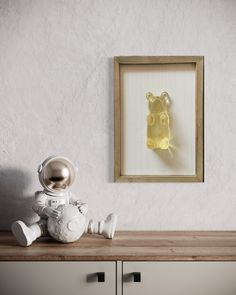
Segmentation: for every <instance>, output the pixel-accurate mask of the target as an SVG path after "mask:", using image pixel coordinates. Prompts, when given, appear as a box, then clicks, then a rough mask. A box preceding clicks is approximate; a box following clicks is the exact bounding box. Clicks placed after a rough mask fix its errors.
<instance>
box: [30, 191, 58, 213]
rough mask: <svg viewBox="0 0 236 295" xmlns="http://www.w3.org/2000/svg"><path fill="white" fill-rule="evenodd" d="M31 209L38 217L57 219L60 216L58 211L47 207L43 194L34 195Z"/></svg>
mask: <svg viewBox="0 0 236 295" xmlns="http://www.w3.org/2000/svg"><path fill="white" fill-rule="evenodd" d="M32 208H33V210H34V212H36V213H37V214H38V215H39V216H40V217H54V218H58V217H59V215H60V212H59V211H58V210H56V209H54V208H51V207H49V206H47V196H46V195H45V194H44V193H43V192H36V193H35V203H34V205H33V207H32Z"/></svg>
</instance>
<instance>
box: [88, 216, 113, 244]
mask: <svg viewBox="0 0 236 295" xmlns="http://www.w3.org/2000/svg"><path fill="white" fill-rule="evenodd" d="M117 218H118V215H117V214H115V213H111V214H109V215H108V216H107V218H106V219H105V220H101V221H99V222H96V223H95V222H94V221H93V220H92V219H91V220H89V222H88V224H87V227H86V229H85V232H87V233H89V234H99V235H103V236H104V237H105V238H107V239H113V237H114V234H115V230H116V224H117Z"/></svg>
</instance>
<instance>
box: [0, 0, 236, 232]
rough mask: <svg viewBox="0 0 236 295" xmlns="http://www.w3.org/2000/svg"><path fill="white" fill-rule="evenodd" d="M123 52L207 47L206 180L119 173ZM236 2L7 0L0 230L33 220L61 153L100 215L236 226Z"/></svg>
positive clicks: (0, 107)
mask: <svg viewBox="0 0 236 295" xmlns="http://www.w3.org/2000/svg"><path fill="white" fill-rule="evenodd" d="M116 55H204V56H205V182H204V183H133V184H127V183H124V184H117V183H113V182H112V174H113V115H114V114H113V63H112V57H113V56H116ZM235 93H236V1H233V0H232V1H230V0H224V1H223V0H221V1H220V0H215V1H213V0H212V1H209V0H198V1H195V0H169V1H167V0H155V1H154V0H147V1H144V0H136V1H135V0H129V1H127V0H119V1H115V0H97V1H95V0H86V1H85V0H84V1H76V0H64V1H63V0H50V1H48V0H34V1H33V0H9V1H6V0H0V101H1V104H0V229H9V228H10V224H11V223H12V222H13V221H14V220H16V219H23V220H24V221H26V222H32V221H33V220H36V219H37V217H36V216H35V215H34V214H33V211H32V210H31V206H32V202H33V199H34V191H36V190H39V189H40V185H39V182H38V179H37V172H36V171H37V166H38V164H39V163H40V162H41V161H42V160H44V159H45V158H46V157H47V156H49V155H52V154H62V155H65V156H67V157H69V158H71V160H73V161H74V162H75V163H76V164H77V166H78V168H79V170H78V178H77V181H76V183H75V185H74V187H73V191H74V192H76V193H77V194H78V196H79V197H80V198H81V199H82V200H84V201H85V202H87V203H88V204H89V207H90V211H89V216H90V217H95V219H100V218H102V217H104V216H105V215H106V214H107V213H109V212H111V211H115V212H117V213H118V214H119V216H120V218H119V223H118V229H120V230H121V229H123V230H124V229H130V230H131V229H135V230H210V229H218V230H229V229H235V228H236V174H235V171H236V116H235V111H236V96H235V95H236V94H235Z"/></svg>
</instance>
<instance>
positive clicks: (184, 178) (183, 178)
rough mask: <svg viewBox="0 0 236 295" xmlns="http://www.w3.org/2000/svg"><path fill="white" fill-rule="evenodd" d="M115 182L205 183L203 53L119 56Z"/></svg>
mask: <svg viewBox="0 0 236 295" xmlns="http://www.w3.org/2000/svg"><path fill="white" fill-rule="evenodd" d="M114 83H115V85H114V90H115V118H114V125H115V138H114V181H118V182H203V181H204V141H203V126H204V122H203V119H204V105H203V99H204V87H203V86H204V58H203V56H118V57H114Z"/></svg>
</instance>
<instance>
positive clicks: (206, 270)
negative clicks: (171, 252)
mask: <svg viewBox="0 0 236 295" xmlns="http://www.w3.org/2000/svg"><path fill="white" fill-rule="evenodd" d="M134 273H135V274H134ZM134 276H135V277H136V280H139V279H140V282H134ZM235 294H236V262H124V263H123V295H235Z"/></svg>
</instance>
